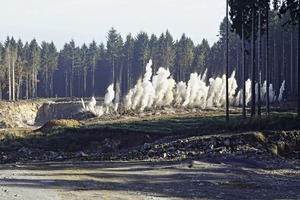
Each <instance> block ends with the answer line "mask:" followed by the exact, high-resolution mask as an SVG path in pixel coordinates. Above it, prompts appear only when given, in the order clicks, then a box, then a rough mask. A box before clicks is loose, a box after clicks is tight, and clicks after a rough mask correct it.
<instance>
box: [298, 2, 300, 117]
mask: <svg viewBox="0 0 300 200" xmlns="http://www.w3.org/2000/svg"><path fill="white" fill-rule="evenodd" d="M299 4H300V1H299ZM298 10H299V11H298V12H299V13H300V9H298ZM299 13H298V14H299ZM298 117H300V17H298Z"/></svg>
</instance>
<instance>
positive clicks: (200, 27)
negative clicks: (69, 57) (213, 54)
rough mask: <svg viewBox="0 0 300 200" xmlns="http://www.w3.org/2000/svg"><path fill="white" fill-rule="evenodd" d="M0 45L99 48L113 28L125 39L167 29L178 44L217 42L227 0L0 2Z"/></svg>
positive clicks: (55, 0) (21, 0)
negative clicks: (183, 39) (11, 40)
mask: <svg viewBox="0 0 300 200" xmlns="http://www.w3.org/2000/svg"><path fill="white" fill-rule="evenodd" d="M0 2H1V11H0V19H1V20H0V41H1V42H2V43H3V42H4V41H5V39H6V37H7V36H13V37H14V38H15V39H16V40H17V39H19V38H21V39H22V41H23V42H25V41H28V42H30V41H31V40H32V39H33V38H36V39H37V41H38V42H39V44H40V43H41V42H42V41H47V42H51V41H53V42H54V43H55V45H56V46H57V48H58V49H61V48H62V46H63V45H64V44H65V43H66V42H69V41H70V40H71V39H74V41H75V43H76V45H82V44H83V43H86V44H89V43H90V42H91V41H92V40H93V39H95V41H96V42H97V43H98V44H100V42H104V44H106V41H107V39H106V38H107V32H108V31H109V29H110V28H111V27H114V28H115V29H116V30H117V32H118V33H120V34H121V35H122V37H123V39H124V40H125V39H126V35H128V34H129V33H131V34H132V36H134V37H135V36H136V35H137V34H138V33H139V32H140V31H144V32H146V33H147V34H148V35H149V37H150V36H151V34H152V33H154V34H155V35H156V36H157V37H159V36H160V34H161V33H162V32H165V31H166V30H169V32H170V33H171V35H172V36H173V39H174V40H177V39H180V37H181V35H182V34H183V33H185V34H186V36H187V37H190V38H191V39H192V40H193V41H194V43H195V44H199V43H201V41H202V39H203V38H205V39H207V40H208V41H209V44H210V45H212V44H213V42H215V41H217V39H218V37H217V35H218V33H219V26H220V23H221V21H222V19H223V18H224V16H225V3H226V1H225V0H0Z"/></svg>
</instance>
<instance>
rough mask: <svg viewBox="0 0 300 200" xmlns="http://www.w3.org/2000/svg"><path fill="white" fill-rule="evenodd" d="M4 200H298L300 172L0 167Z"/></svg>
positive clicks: (210, 164) (222, 165)
mask: <svg viewBox="0 0 300 200" xmlns="http://www.w3.org/2000/svg"><path fill="white" fill-rule="evenodd" d="M0 169H1V176H0V199H20V200H27V199H43V200H44V199H51V200H56V199H64V200H66V199H78V200H79V199H80V200H81V199H133V200H138V199H175V200H176V199H300V191H299V188H300V179H299V177H300V171H299V168H297V167H296V168H294V169H292V168H280V169H272V170H270V169H268V166H267V165H266V164H265V163H263V162H257V161H255V160H251V159H245V158H232V159H229V158H226V159H225V158H220V157H218V158H205V159H199V160H189V161H181V162H179V161H177V162H46V163H26V164H5V165H1V167H0Z"/></svg>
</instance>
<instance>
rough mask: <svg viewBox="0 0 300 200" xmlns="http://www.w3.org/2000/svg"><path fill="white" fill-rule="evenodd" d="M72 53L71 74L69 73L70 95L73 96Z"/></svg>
mask: <svg viewBox="0 0 300 200" xmlns="http://www.w3.org/2000/svg"><path fill="white" fill-rule="evenodd" d="M74 59H75V58H74V55H73V57H72V64H71V74H70V97H73V81H74V80H73V79H74V74H73V70H74Z"/></svg>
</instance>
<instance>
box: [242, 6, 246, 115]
mask: <svg viewBox="0 0 300 200" xmlns="http://www.w3.org/2000/svg"><path fill="white" fill-rule="evenodd" d="M242 20H243V21H242V70H243V71H242V74H243V76H242V83H243V119H244V121H245V120H246V65H245V64H246V57H245V35H244V34H245V26H244V12H243V17H242Z"/></svg>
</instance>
